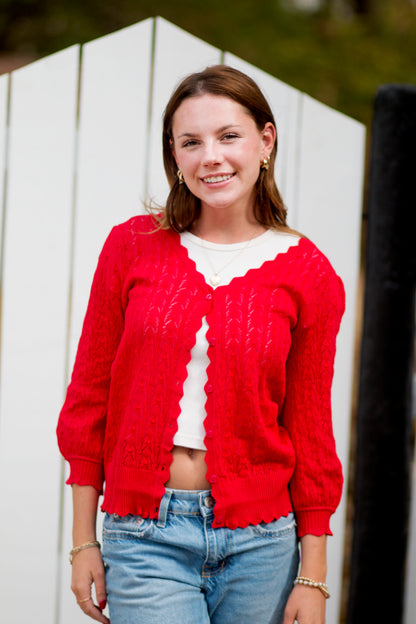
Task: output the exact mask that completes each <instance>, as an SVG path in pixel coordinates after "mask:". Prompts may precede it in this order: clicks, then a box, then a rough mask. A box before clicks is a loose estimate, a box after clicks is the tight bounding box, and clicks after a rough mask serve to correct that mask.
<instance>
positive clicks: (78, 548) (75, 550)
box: [69, 540, 101, 565]
mask: <svg viewBox="0 0 416 624" xmlns="http://www.w3.org/2000/svg"><path fill="white" fill-rule="evenodd" d="M94 546H98V548H101V544H100V542H97V540H95V541H94V542H86V543H85V544H81V546H75V548H73V549H72V550H70V551H69V563H70V564H71V565H72V561H73V559H74V555H76V554H77V553H79V552H80V551H81V550H85V549H86V548H93V547H94Z"/></svg>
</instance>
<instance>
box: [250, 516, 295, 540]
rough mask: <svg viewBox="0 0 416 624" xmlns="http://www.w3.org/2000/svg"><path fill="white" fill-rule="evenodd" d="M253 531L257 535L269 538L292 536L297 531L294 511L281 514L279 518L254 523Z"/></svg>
mask: <svg viewBox="0 0 416 624" xmlns="http://www.w3.org/2000/svg"><path fill="white" fill-rule="evenodd" d="M251 528H252V531H253V533H254V534H255V535H258V536H260V537H268V538H284V537H290V536H291V535H293V533H294V532H295V531H296V520H295V516H294V514H293V513H289V514H288V515H287V516H281V517H280V518H278V520H272V521H271V522H260V523H259V524H256V525H253V526H252V527H251Z"/></svg>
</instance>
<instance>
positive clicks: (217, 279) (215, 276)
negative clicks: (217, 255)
mask: <svg viewBox="0 0 416 624" xmlns="http://www.w3.org/2000/svg"><path fill="white" fill-rule="evenodd" d="M253 238H254V236H253V237H252V238H249V239H248V241H247V242H246V244H245V245H243V246H242V247H240V249H238V251H237V252H235V253H234V254H233V255H232V256H231V258H230V259H229V260H228V261H227V262H226V263H225V264H224V265H223V266H222V267H221V268H220V269H216V268H215V267H214V265H213V263H212V260H211V258H210V257H209V253H208V249H207V248H206V247H205V244H204V239H203V238H200V239H199V240H200V241H201V245H202V249H203V250H204V253H205V255H206V257H207V260H208V263H209V265H210V267H211V269H212V271H213V273H212V275H210V277H209V281H210V282H211V284H212V285H213V286H218V285H219V284H220V283H221V280H222V278H221V275H220V273H221V272H222V271H224V269H226V268H227V267H228V266H229V265H230V264H231V263H232V262H234V260H237V258H239V257H240V256H241V254H242V253H243V252H244V251H245V250H246V249H247V248H248V246H249V245H250V243H251V241H252V240H253Z"/></svg>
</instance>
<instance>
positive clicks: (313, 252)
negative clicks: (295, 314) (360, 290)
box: [293, 237, 345, 313]
mask: <svg viewBox="0 0 416 624" xmlns="http://www.w3.org/2000/svg"><path fill="white" fill-rule="evenodd" d="M293 249H294V253H293V279H294V281H295V282H296V285H297V291H298V293H299V295H300V297H301V300H302V302H303V304H304V305H305V306H306V307H307V308H309V309H316V310H319V309H320V308H321V306H326V307H328V306H329V307H330V308H331V309H335V310H339V312H340V313H342V312H343V311H344V309H345V290H344V285H343V282H342V280H341V278H340V276H339V275H338V274H337V273H336V271H335V269H334V267H333V266H332V264H331V262H330V260H329V259H328V257H327V256H326V255H325V254H324V253H323V252H322V251H321V250H320V249H319V248H318V247H317V245H316V244H315V243H313V242H312V241H311V240H309V239H307V238H304V237H301V238H300V239H299V242H298V245H297V247H296V248H293Z"/></svg>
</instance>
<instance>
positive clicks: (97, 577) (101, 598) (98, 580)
mask: <svg viewBox="0 0 416 624" xmlns="http://www.w3.org/2000/svg"><path fill="white" fill-rule="evenodd" d="M94 585H95V596H96V598H97V602H98V605H99V607H100V609H101V610H102V609H104V608H105V606H106V604H107V590H106V586H105V571H104V566H102V567H101V568H100V569H99V570H98V571H96V572H94Z"/></svg>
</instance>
